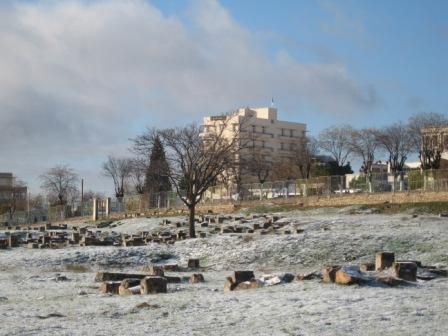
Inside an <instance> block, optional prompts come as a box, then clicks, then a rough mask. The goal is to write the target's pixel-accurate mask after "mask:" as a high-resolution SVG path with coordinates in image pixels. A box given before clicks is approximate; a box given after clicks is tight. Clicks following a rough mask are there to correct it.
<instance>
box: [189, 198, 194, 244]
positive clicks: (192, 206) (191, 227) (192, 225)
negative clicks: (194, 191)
mask: <svg viewBox="0 0 448 336" xmlns="http://www.w3.org/2000/svg"><path fill="white" fill-rule="evenodd" d="M195 208H196V205H195V204H194V205H190V206H189V207H188V209H189V210H190V223H189V224H190V238H196V231H195V227H194V226H195V221H194V215H195Z"/></svg>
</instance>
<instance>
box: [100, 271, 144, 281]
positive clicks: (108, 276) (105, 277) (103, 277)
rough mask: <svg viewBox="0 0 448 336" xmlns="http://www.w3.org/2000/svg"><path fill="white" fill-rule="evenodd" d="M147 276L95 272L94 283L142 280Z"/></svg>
mask: <svg viewBox="0 0 448 336" xmlns="http://www.w3.org/2000/svg"><path fill="white" fill-rule="evenodd" d="M147 275H148V274H130V273H114V272H97V273H96V276H95V282H102V281H122V280H124V279H132V278H135V279H143V278H144V277H146V276H147Z"/></svg>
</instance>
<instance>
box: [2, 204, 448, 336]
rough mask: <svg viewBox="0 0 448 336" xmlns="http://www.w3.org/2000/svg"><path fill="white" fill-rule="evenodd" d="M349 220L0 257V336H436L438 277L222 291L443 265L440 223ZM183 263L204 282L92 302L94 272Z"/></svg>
mask: <svg viewBox="0 0 448 336" xmlns="http://www.w3.org/2000/svg"><path fill="white" fill-rule="evenodd" d="M348 213H349V211H345V210H336V209H325V210H318V211H308V212H303V211H297V212H285V213H282V214H281V215H282V216H284V217H285V218H283V219H281V221H287V222H288V223H290V224H289V225H290V226H291V227H293V228H300V229H303V230H304V231H303V232H302V233H300V234H291V235H259V234H222V235H214V236H211V237H209V238H204V239H191V240H185V241H179V242H176V243H175V244H174V245H170V246H166V245H159V244H152V245H149V246H142V247H127V248H124V247H71V248H66V249H60V250H49V249H43V250H32V249H26V248H22V247H21V248H15V249H10V250H0V321H1V328H0V334H1V335H382V336H384V335H428V336H429V335H447V334H448V332H447V330H448V295H447V293H448V278H438V279H435V280H431V281H427V282H423V281H419V282H418V283H417V284H416V285H414V286H406V287H395V288H388V287H369V286H340V285H335V284H323V283H321V282H320V281H318V280H310V281H303V282H299V281H294V282H292V283H290V284H281V285H277V286H272V287H264V288H259V289H250V290H242V291H235V292H230V293H225V292H223V285H224V280H225V277H226V276H228V275H230V273H231V271H233V270H254V272H255V275H256V276H259V275H262V274H264V273H275V272H292V273H294V274H297V273H305V272H308V271H314V270H320V269H321V267H322V265H324V264H347V263H351V264H358V263H359V262H361V261H373V258H374V254H375V252H377V251H381V250H386V251H393V252H395V254H396V257H397V258H398V259H408V260H420V261H422V262H423V264H427V265H439V266H447V265H448V218H439V217H436V216H429V215H428V216H418V217H416V218H413V217H412V216H411V215H406V214H401V215H393V216H386V215H376V214H355V215H353V214H348ZM254 221H256V220H254ZM158 222H160V219H130V220H126V221H122V223H123V224H122V225H120V226H118V227H117V228H114V229H113V230H115V231H120V232H127V233H132V232H137V231H139V230H148V231H150V230H151V229H154V228H155V227H156V225H157V223H158ZM248 224H250V223H248ZM188 258H200V260H201V266H203V269H202V270H201V272H202V273H203V274H204V277H205V280H206V282H205V283H202V284H195V285H192V284H169V286H168V293H167V294H157V295H147V296H141V295H135V296H126V297H120V296H113V295H109V294H100V293H99V290H98V287H99V283H95V282H94V277H95V272H96V271H102V270H117V271H130V272H138V271H141V269H142V267H143V266H145V265H149V264H151V263H159V264H163V263H178V264H179V265H186V262H187V260H188ZM172 274H173V275H175V274H178V275H188V274H189V273H172ZM61 276H62V277H61ZM64 276H65V277H66V279H67V280H65V281H64V278H63V277H64Z"/></svg>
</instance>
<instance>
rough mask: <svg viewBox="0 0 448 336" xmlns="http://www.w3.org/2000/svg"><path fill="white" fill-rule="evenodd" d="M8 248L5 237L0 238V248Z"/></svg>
mask: <svg viewBox="0 0 448 336" xmlns="http://www.w3.org/2000/svg"><path fill="white" fill-rule="evenodd" d="M6 248H8V240H7V239H6V238H2V239H0V249H6Z"/></svg>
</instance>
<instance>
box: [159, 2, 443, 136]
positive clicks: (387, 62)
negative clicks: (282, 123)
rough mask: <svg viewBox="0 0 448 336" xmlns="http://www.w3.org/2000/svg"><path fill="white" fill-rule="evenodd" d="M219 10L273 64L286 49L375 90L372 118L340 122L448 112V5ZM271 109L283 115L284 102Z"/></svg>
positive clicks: (171, 11)
mask: <svg viewBox="0 0 448 336" xmlns="http://www.w3.org/2000/svg"><path fill="white" fill-rule="evenodd" d="M153 3H154V4H155V5H157V6H158V7H159V8H160V9H161V10H162V11H163V12H164V13H165V14H166V15H174V16H178V15H180V16H181V17H185V12H186V11H187V10H188V6H187V5H186V4H187V2H184V1H153ZM220 3H221V4H222V6H224V7H225V8H226V9H227V10H229V12H230V13H231V15H232V16H233V18H234V19H235V20H236V21H237V22H238V23H239V24H241V25H242V26H244V27H246V28H247V29H250V30H251V31H252V32H254V33H255V34H256V35H258V38H259V41H258V42H259V43H260V44H261V45H262V46H263V47H264V48H265V49H266V52H267V53H269V54H270V55H271V56H272V57H274V55H275V54H276V53H278V52H279V51H281V50H287V51H288V53H289V54H290V55H293V56H294V57H295V58H297V59H298V60H300V61H301V62H306V63H309V64H313V63H322V62H323V63H333V62H336V63H342V64H344V66H346V68H347V69H348V71H349V73H350V75H351V77H352V78H354V79H356V80H357V81H359V82H361V83H363V84H364V85H366V86H371V87H372V88H374V89H375V92H376V94H377V99H378V101H377V104H376V106H375V107H374V109H373V111H372V112H373V113H374V114H375V118H368V119H367V120H366V118H365V116H364V115H363V113H362V112H363V111H359V113H357V114H355V115H353V114H350V115H349V116H347V117H346V116H344V121H347V122H350V123H353V124H355V125H356V126H358V127H366V126H373V125H374V126H382V125H386V124H389V123H391V122H395V121H398V120H403V121H405V120H406V119H407V118H408V117H409V116H410V115H411V114H413V113H416V112H421V111H433V112H438V113H447V111H448V98H447V94H446V92H447V89H448V67H447V64H446V62H447V59H448V2H447V1H435V0H433V1H416V0H411V1H399V0H395V1H349V0H344V1H290V0H284V1H281V2H272V1H256V0H246V1H230V0H222V1H221V2H220ZM186 20H187V19H186ZM276 102H277V104H278V105H279V108H281V99H278V98H277V99H276ZM282 112H284V113H285V114H287V115H288V117H293V118H295V119H297V120H300V121H305V122H307V123H308V124H309V125H310V131H312V132H313V131H317V132H318V131H319V130H320V129H321V127H323V126H324V127H328V126H329V124H328V121H330V123H338V121H339V120H340V117H339V116H338V117H337V118H334V119H333V118H330V119H328V118H326V116H324V115H323V114H317V115H316V114H314V113H310V114H309V112H308V111H296V112H295V111H282ZM285 114H283V115H285ZM301 116H306V118H307V120H302V119H300V118H301ZM312 116H314V118H310V117H312ZM322 118H325V121H326V122H325V123H322V121H323V120H321V119H322Z"/></svg>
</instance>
